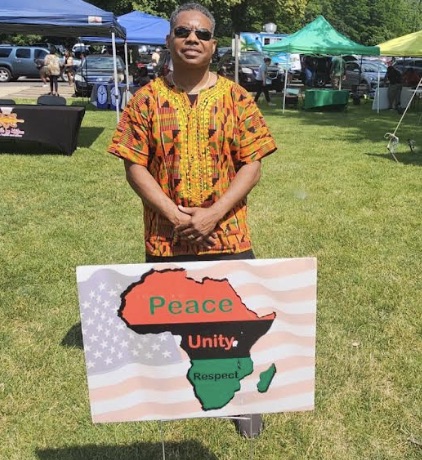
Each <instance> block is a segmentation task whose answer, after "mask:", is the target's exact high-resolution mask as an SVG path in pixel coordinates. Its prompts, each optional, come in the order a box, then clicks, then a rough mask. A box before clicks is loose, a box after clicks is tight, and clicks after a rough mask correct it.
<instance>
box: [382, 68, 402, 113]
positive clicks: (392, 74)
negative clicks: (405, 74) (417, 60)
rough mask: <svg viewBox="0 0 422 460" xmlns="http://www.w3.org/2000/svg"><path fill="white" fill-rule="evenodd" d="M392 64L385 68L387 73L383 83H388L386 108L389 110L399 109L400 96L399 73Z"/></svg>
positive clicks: (400, 81) (400, 82)
mask: <svg viewBox="0 0 422 460" xmlns="http://www.w3.org/2000/svg"><path fill="white" fill-rule="evenodd" d="M393 63H394V62H390V63H389V65H388V67H387V72H386V74H385V77H384V81H385V82H386V83H388V90H387V95H388V108H389V109H390V110H393V109H397V108H399V107H400V96H401V90H402V77H401V73H400V72H399V71H398V70H397V69H396V68H395V67H394V66H393Z"/></svg>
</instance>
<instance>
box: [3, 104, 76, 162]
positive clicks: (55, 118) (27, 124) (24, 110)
mask: <svg viewBox="0 0 422 460" xmlns="http://www.w3.org/2000/svg"><path fill="white" fill-rule="evenodd" d="M84 115H85V107H77V106H42V105H25V104H22V105H21V104H17V105H8V106H6V105H1V104H0V140H2V139H3V140H9V141H11V140H13V141H14V142H19V141H21V140H22V141H34V142H40V143H42V144H46V145H50V146H52V147H54V148H55V149H57V150H59V151H60V152H62V153H65V154H67V155H71V154H72V153H73V152H74V151H75V150H76V146H77V144H78V134H79V129H80V127H81V123H82V119H83V117H84ZM0 150H1V146H0Z"/></svg>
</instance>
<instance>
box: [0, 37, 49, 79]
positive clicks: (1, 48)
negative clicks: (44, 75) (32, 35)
mask: <svg viewBox="0 0 422 460" xmlns="http://www.w3.org/2000/svg"><path fill="white" fill-rule="evenodd" d="M47 54H48V49H47V48H39V47H36V46H15V45H0V83H1V82H7V81H13V80H17V79H18V78H19V77H29V78H39V77H40V71H39V70H38V68H37V66H36V64H35V60H36V59H44V58H45V56H47Z"/></svg>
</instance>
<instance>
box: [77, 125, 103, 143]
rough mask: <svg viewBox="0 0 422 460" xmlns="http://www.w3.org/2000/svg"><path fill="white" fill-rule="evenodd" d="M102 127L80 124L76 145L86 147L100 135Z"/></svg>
mask: <svg viewBox="0 0 422 460" xmlns="http://www.w3.org/2000/svg"><path fill="white" fill-rule="evenodd" d="M103 131H104V128H97V127H94V126H82V127H81V129H80V130H79V137H78V147H84V148H88V147H91V146H92V144H94V142H95V141H96V140H97V139H98V138H99V137H100V135H101V134H102V133H103Z"/></svg>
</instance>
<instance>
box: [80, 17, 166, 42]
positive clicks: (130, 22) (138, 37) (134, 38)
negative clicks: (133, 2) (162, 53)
mask: <svg viewBox="0 0 422 460" xmlns="http://www.w3.org/2000/svg"><path fill="white" fill-rule="evenodd" d="M117 20H118V22H119V24H120V25H121V26H122V27H124V28H125V30H126V39H125V42H126V43H127V44H129V45H164V44H165V43H166V36H167V35H168V34H169V33H170V22H169V21H167V19H163V18H160V17H158V16H153V15H152V14H147V13H142V12H141V11H132V12H131V13H127V14H124V15H122V16H119V17H118V18H117ZM81 41H83V42H89V43H109V42H110V40H108V39H107V38H105V37H101V38H100V37H98V38H96V37H91V36H89V37H88V36H86V37H81ZM123 42H124V40H117V41H116V43H123Z"/></svg>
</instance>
